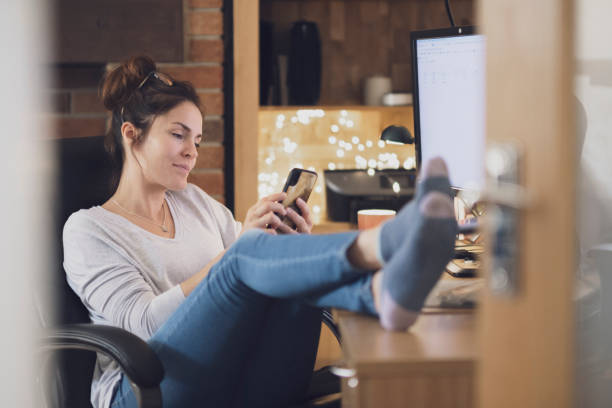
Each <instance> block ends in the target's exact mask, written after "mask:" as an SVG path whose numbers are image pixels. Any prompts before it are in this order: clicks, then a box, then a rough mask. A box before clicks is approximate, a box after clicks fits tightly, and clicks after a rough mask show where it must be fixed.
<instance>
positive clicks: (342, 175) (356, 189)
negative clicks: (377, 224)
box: [323, 169, 416, 224]
mask: <svg viewBox="0 0 612 408" xmlns="http://www.w3.org/2000/svg"><path fill="white" fill-rule="evenodd" d="M323 173H324V176H325V194H326V204H327V216H328V218H329V219H330V220H331V221H343V222H351V223H353V224H356V223H357V211H359V210H362V209H369V208H379V209H391V210H396V211H397V210H399V209H400V208H401V207H402V206H403V205H404V204H405V203H407V202H408V201H410V200H411V199H412V197H413V195H414V186H415V181H416V170H392V169H385V170H373V169H369V170H365V169H364V170H361V169H351V170H325V171H324V172H323Z"/></svg>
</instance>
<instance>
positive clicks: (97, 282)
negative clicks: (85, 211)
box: [64, 217, 185, 340]
mask: <svg viewBox="0 0 612 408" xmlns="http://www.w3.org/2000/svg"><path fill="white" fill-rule="evenodd" d="M87 221H88V220H87V219H86V218H83V217H80V218H77V217H71V219H70V220H69V221H68V222H67V223H66V226H65V228H64V269H65V270H66V274H67V279H68V283H69V284H70V286H71V287H72V289H73V290H74V291H75V292H76V293H77V295H78V296H79V297H80V298H81V300H82V302H83V303H84V305H85V306H86V307H87V309H88V310H89V311H90V315H91V317H92V320H93V321H94V322H97V323H107V324H108V323H110V324H112V325H114V326H117V327H121V328H123V329H126V330H128V331H130V332H132V333H134V334H136V335H138V336H140V337H141V338H143V339H145V340H146V339H148V338H149V337H150V336H151V335H152V334H153V333H155V331H156V330H157V329H158V328H159V327H160V326H161V325H162V324H163V323H164V322H165V321H166V320H167V319H168V317H169V316H170V315H171V314H172V313H173V312H174V311H175V310H176V309H177V308H178V307H179V305H180V304H181V302H182V301H183V300H184V299H185V297H184V295H183V292H182V290H181V288H180V286H179V285H178V284H177V285H174V286H172V287H170V288H169V289H167V290H165V291H163V292H162V291H160V289H159V288H156V287H154V286H155V285H154V283H153V282H151V280H150V279H147V278H145V275H144V274H143V272H142V271H140V270H138V268H137V267H136V266H135V265H134V264H135V262H134V261H133V260H131V259H130V256H129V255H128V254H127V252H126V251H125V250H124V248H121V247H120V246H119V245H118V243H116V242H113V240H112V239H110V238H109V237H107V236H105V231H103V230H102V229H101V228H100V227H98V226H97V225H96V224H95V223H92V222H87Z"/></svg>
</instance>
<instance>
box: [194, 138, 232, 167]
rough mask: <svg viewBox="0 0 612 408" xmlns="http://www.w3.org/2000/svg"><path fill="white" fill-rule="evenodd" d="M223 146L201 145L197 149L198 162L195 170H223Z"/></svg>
mask: <svg viewBox="0 0 612 408" xmlns="http://www.w3.org/2000/svg"><path fill="white" fill-rule="evenodd" d="M224 152H225V150H224V148H223V146H217V145H206V144H204V145H201V146H200V148H199V149H198V160H197V161H196V165H195V168H196V169H220V170H223V164H224V162H225V160H224V154H225V153H224Z"/></svg>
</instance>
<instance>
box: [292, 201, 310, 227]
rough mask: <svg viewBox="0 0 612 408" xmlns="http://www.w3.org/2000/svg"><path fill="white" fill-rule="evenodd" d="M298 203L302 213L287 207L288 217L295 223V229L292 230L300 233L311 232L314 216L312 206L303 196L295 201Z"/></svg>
mask: <svg viewBox="0 0 612 408" xmlns="http://www.w3.org/2000/svg"><path fill="white" fill-rule="evenodd" d="M295 203H296V205H297V206H298V208H299V209H300V212H301V213H302V215H300V214H298V213H297V212H295V211H293V210H292V209H291V208H287V217H289V219H290V220H291V221H293V223H294V224H295V229H296V230H295V231H294V230H291V231H292V232H294V233H300V234H310V232H311V231H312V218H311V216H310V208H309V207H308V204H306V202H305V201H304V200H302V199H301V198H298V199H297V200H296V201H295Z"/></svg>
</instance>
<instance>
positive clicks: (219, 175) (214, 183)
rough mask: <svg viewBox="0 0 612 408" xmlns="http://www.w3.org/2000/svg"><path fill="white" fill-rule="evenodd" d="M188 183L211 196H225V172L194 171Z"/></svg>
mask: <svg viewBox="0 0 612 408" xmlns="http://www.w3.org/2000/svg"><path fill="white" fill-rule="evenodd" d="M188 181H189V182H190V183H193V184H195V185H197V186H198V187H200V188H201V189H202V190H204V191H206V192H207V193H208V194H210V195H224V194H225V185H224V181H223V172H221V171H206V172H198V171H197V170H196V171H193V172H191V174H190V175H189V178H188Z"/></svg>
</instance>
